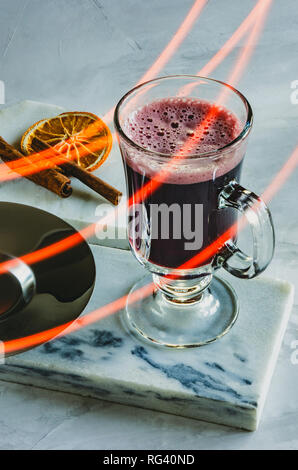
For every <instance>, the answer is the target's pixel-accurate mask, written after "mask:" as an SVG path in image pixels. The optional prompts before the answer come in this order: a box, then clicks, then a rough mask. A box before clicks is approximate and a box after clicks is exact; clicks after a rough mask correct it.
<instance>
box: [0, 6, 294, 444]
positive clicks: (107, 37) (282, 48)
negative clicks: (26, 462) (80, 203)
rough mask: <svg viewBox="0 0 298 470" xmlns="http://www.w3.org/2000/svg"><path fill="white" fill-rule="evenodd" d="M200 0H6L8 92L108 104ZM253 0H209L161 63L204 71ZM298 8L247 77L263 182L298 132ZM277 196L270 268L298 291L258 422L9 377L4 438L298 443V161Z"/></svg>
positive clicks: (272, 30) (247, 173) (0, 438)
mask: <svg viewBox="0 0 298 470" xmlns="http://www.w3.org/2000/svg"><path fill="white" fill-rule="evenodd" d="M192 3H193V1H192V0H184V1H183V2H181V1H180V0H171V1H170V0H164V1H163V2H160V0H152V1H151V2H137V1H136V0H125V1H122V2H119V1H117V0H100V2H99V1H97V0H96V1H93V0H83V1H81V0H52V1H48V2H46V1H44V2H39V1H38V0H28V1H23V0H2V1H1V6H0V10H1V14H0V26H1V27H0V79H1V80H3V81H4V83H5V91H6V102H7V104H8V105H10V104H11V103H15V102H18V101H23V100H24V99H31V100H35V101H40V102H46V103H56V104H57V105H60V106H62V107H63V108H65V109H72V110H75V109H78V110H88V111H91V112H95V113H96V114H98V115H100V116H102V115H104V113H106V112H107V111H108V110H109V109H110V108H111V107H112V106H113V105H114V104H115V103H116V102H117V100H118V99H119V98H120V97H121V96H122V95H123V93H125V92H126V91H127V90H128V89H130V88H131V87H132V86H133V85H134V84H135V83H136V81H137V80H138V79H140V77H141V76H142V74H143V73H144V72H145V71H146V70H147V68H148V67H149V66H150V65H151V64H152V63H153V62H154V60H155V59H156V58H157V57H158V55H159V54H160V52H161V50H162V49H163V48H164V47H165V46H166V44H167V43H168V41H169V40H170V39H171V37H172V35H173V33H174V32H175V31H176V30H177V28H178V27H179V25H180V24H181V21H182V19H183V18H184V16H185V14H186V13H187V11H188V9H189V8H190V7H191V5H192ZM253 4H255V2H251V0H243V1H242V2H239V1H238V0H227V1H226V2H225V8H222V0H212V1H209V2H208V5H207V7H205V9H204V11H203V13H202V15H201V17H200V18H199V20H198V21H197V22H196V23H195V25H194V28H193V29H192V31H191V32H190V34H189V35H188V37H187V39H186V40H185V41H184V42H183V43H182V45H181V46H180V47H179V48H178V50H177V51H176V53H175V55H174V57H173V58H172V60H171V61H169V62H168V63H167V64H166V66H165V67H164V68H163V70H162V71H161V72H160V74H169V73H196V72H197V71H198V70H199V69H200V68H201V67H202V66H203V65H204V64H205V63H206V62H207V61H208V60H209V59H210V58H211V57H212V55H213V54H214V53H216V52H217V50H218V49H219V48H220V47H221V46H222V45H223V43H224V42H225V40H227V39H228V38H229V36H230V34H231V33H232V32H233V31H235V29H236V28H237V27H238V26H239V24H240V23H241V21H243V19H244V18H245V16H246V15H247V14H248V13H249V11H250V9H251V8H252V5H253ZM296 11H297V2H296V0H284V1H283V2H280V1H278V0H273V2H272V7H271V9H270V13H269V17H268V19H267V21H266V24H265V29H264V32H263V34H262V35H261V37H260V39H259V41H258V45H257V47H256V49H255V50H254V52H253V55H252V58H251V60H250V62H249V66H248V67H247V69H246V70H245V73H244V74H243V76H242V78H241V80H240V81H239V83H238V88H239V89H240V90H241V91H243V92H244V94H245V95H246V96H247V98H248V99H249V100H250V102H251V104H252V106H253V109H254V113H255V122H254V129H253V132H252V134H251V136H250V141H249V145H248V151H247V157H246V160H245V164H244V168H243V177H242V183H243V184H244V185H246V186H247V187H249V188H250V189H252V190H254V191H256V192H257V193H259V194H260V193H262V191H263V190H264V189H265V187H266V185H267V184H268V183H269V182H270V181H271V179H272V178H273V176H274V175H275V173H276V172H277V171H278V170H279V169H280V167H281V166H282V164H283V163H284V162H285V161H286V158H287V157H288V156H289V154H290V152H291V151H292V150H293V149H294V147H295V145H296V144H297V117H298V105H294V104H292V103H291V101H290V94H291V92H292V90H291V88H290V84H291V82H292V81H293V80H297V79H298V76H297V53H296V51H297V47H298V46H297V26H298V24H297V21H298V20H297V18H298V16H297V14H296ZM242 45H243V41H242V43H241V44H239V45H237V47H236V48H235V51H234V52H233V53H232V54H231V55H230V56H229V57H227V58H226V60H225V61H224V62H223V63H222V64H221V65H220V66H219V67H218V68H217V69H216V70H215V71H214V72H213V73H212V76H213V77H214V78H217V79H220V80H226V79H227V77H228V74H229V71H230V69H231V66H232V65H233V63H234V61H235V58H236V57H237V54H238V53H239V52H240V50H241V47H242ZM0 108H1V105H0ZM0 134H1V130H0ZM115 149H116V150H113V152H114V151H115V152H117V147H116V146H115ZM116 155H117V158H119V161H120V157H119V154H117V153H115V157H116ZM111 157H112V155H111ZM107 167H108V161H107V162H106V163H105V164H104V166H103V167H102V171H104V172H105V171H108V170H107ZM100 176H102V177H103V175H102V174H100ZM107 176H108V175H107ZM105 177H106V174H105ZM121 178H122V177H121ZM4 194H5V193H2V194H1V198H3V197H5V195H4ZM91 199H92V198H91ZM270 207H271V210H272V213H273V217H274V222H275V226H276V235H277V249H276V254H275V258H274V260H273V263H272V265H271V266H270V267H269V269H268V271H266V275H267V272H268V276H271V277H278V278H281V279H287V280H289V281H290V282H291V283H293V284H294V285H295V286H296V294H295V306H294V309H293V313H292V315H291V317H290V320H289V323H288V327H287V331H286V334H285V336H284V341H283V344H282V348H281V351H280V354H279V357H278V362H277V367H276V370H275V372H274V376H273V380H272V384H271V386H270V393H269V394H268V399H267V401H266V405H265V408H264V412H263V417H262V421H261V424H260V427H259V429H258V431H257V432H255V433H242V432H239V431H238V430H235V429H232V428H228V427H225V426H218V425H214V424H211V423H206V422H202V421H195V420H190V419H186V418H182V417H177V416H174V415H168V414H163V413H157V412H155V413H154V412H152V411H150V410H144V409H137V408H131V407H129V406H121V405H117V404H112V403H108V402H107V401H100V400H92V399H87V398H86V397H79V396H75V395H70V394H63V393H60V392H53V391H47V390H41V389H38V388H32V387H28V386H25V385H17V384H12V383H7V382H0V393H1V405H2V406H1V414H0V423H1V426H0V448H1V449H2V448H3V449H5V448H9V449H18V448H22V449H23V448H34V449H35V448H36V449H65V448H67V449H90V448H93V449H117V448H120V449H128V448H138V449H142V448H146V449H177V448H180V449H192V448H196V449H251V448H254V449H264V448H269V449H297V448H298V439H297V429H298V428H297V388H298V374H297V367H298V365H297V364H294V363H293V362H292V360H291V358H292V355H293V353H294V352H295V349H294V348H293V344H294V341H297V339H298V307H297V303H298V302H297V295H298V294H297V292H298V290H297V287H298V244H297V240H298V238H297V237H298V217H297V170H296V172H293V174H292V176H291V177H290V178H289V179H288V181H287V182H286V184H285V185H284V187H283V188H282V189H281V190H280V191H279V192H278V194H277V195H276V196H275V198H274V199H273V200H272V201H271V203H270ZM54 210H56V207H54ZM66 212H67V211H66ZM92 216H93V213H92ZM257 313H259V312H257Z"/></svg>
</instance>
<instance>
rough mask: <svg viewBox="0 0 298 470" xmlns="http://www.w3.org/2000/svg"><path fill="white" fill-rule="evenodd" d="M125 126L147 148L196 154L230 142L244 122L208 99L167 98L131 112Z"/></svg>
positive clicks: (166, 152) (129, 133)
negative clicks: (241, 122)
mask: <svg viewBox="0 0 298 470" xmlns="http://www.w3.org/2000/svg"><path fill="white" fill-rule="evenodd" d="M124 130H125V132H126V133H127V135H128V136H129V137H130V138H131V139H132V140H133V141H134V142H135V143H137V144H138V145H140V146H142V147H144V148H146V149H148V150H152V151H155V152H160V153H163V154H169V155H173V154H176V153H178V154H181V155H196V154H203V153H207V152H212V151H215V150H218V149H219V148H222V147H224V146H225V145H227V144H229V143H230V142H232V141H233V140H234V139H235V138H236V137H237V136H238V135H239V133H240V131H241V126H240V122H239V120H238V119H237V117H236V116H235V115H234V114H233V113H231V112H230V111H228V110H227V109H226V108H224V107H219V106H217V105H215V104H213V103H209V102H208V101H203V100H198V99H192V98H166V99H161V100H158V101H153V102H151V103H150V104H148V105H145V106H142V107H141V108H139V109H138V110H136V111H135V112H134V113H132V114H131V115H130V116H129V117H128V119H127V120H126V122H125V123H124Z"/></svg>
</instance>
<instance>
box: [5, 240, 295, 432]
mask: <svg viewBox="0 0 298 470" xmlns="http://www.w3.org/2000/svg"><path fill="white" fill-rule="evenodd" d="M92 252H93V255H94V259H95V264H96V272H97V276H96V283H95V287H94V292H93V294H92V297H91V300H90V301H89V304H88V306H87V308H86V309H85V313H86V314H88V312H93V311H94V310H96V309H97V308H100V307H102V306H104V305H108V304H109V303H110V302H113V301H115V300H117V299H118V298H121V297H122V296H123V295H125V294H126V293H127V292H129V290H130V288H131V286H132V285H133V284H134V283H135V282H136V281H137V280H139V279H140V278H141V277H143V276H144V270H143V268H142V267H141V266H140V265H138V263H137V262H136V260H135V259H134V258H133V257H132V256H131V254H130V253H129V252H128V251H126V250H119V249H115V248H107V247H100V246H95V245H93V246H92ZM223 275H224V278H227V281H228V282H230V283H231V284H232V287H233V288H234V290H235V291H236V292H237V296H238V300H239V317H238V319H237V321H236V324H235V325H234V326H233V328H232V330H231V331H230V332H229V333H228V334H226V335H225V336H224V337H223V338H222V339H221V340H220V341H216V342H215V343H213V344H210V345H208V346H205V347H203V348H195V349H188V350H181V349H180V350H179V349H178V350H163V349H160V348H157V347H156V346H153V345H152V344H149V343H148V342H145V341H140V340H139V339H136V338H134V337H133V336H132V335H131V334H130V333H128V332H127V331H126V328H124V327H123V325H122V322H121V311H120V312H119V313H117V314H114V315H112V316H110V317H109V318H104V319H102V320H101V321H100V322H96V323H95V324H91V325H88V327H86V328H83V329H80V330H78V331H76V332H75V333H72V334H68V335H65V336H64V337H62V338H60V339H57V340H54V341H52V342H50V343H46V344H45V345H42V346H40V347H38V348H35V349H33V350H31V351H27V352H25V353H23V354H20V355H16V356H13V357H10V358H6V360H5V364H3V365H2V367H0V378H1V379H3V380H7V381H12V382H17V383H25V384H29V385H35V386H38V387H43V388H48V389H53V390H59V391H66V392H72V393H76V394H80V395H83V396H91V397H96V398H102V399H104V400H108V401H115V402H117V403H123V404H133V405H135V406H140V407H144V408H150V409H154V410H159V411H164V412H169V413H173V414H177V415H182V416H187V417H192V418H196V419H204V420H205V421H208V422H209V421H210V422H215V423H220V424H226V425H229V426H233V427H237V428H242V429H246V430H250V431H254V430H255V429H256V428H257V426H258V424H259V422H260V419H261V414H262V410H263V406H264V402H265V400H266V396H267V392H268V388H269V384H270V381H271V377H272V373H273V370H274V367H275V363H276V359H277V356H278V353H279V349H280V344H281V341H282V338H283V334H284V331H285V328H286V325H287V322H288V319H289V315H290V313H291V308H292V304H293V286H292V285H291V284H289V283H288V282H285V281H276V280H274V279H270V278H268V279H266V278H264V279H257V280H251V281H246V282H245V281H243V280H239V279H235V278H233V277H232V276H231V275H228V274H226V273H224V271H223V272H222V273H221V276H223ZM111 287H112V288H111ZM252 297H253V298H254V300H255V302H251V301H250V300H251V298H252ZM256 304H257V305H258V310H259V312H261V316H260V317H259V316H257V315H256V309H255V305H256ZM186 315H187V313H186ZM178 334H179V330H178Z"/></svg>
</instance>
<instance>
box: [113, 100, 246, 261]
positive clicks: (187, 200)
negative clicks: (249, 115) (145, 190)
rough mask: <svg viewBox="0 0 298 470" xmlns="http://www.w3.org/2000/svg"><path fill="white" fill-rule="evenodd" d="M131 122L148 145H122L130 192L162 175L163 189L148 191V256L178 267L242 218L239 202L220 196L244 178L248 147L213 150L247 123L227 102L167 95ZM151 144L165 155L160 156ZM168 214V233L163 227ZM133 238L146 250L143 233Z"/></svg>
mask: <svg viewBox="0 0 298 470" xmlns="http://www.w3.org/2000/svg"><path fill="white" fill-rule="evenodd" d="M124 130H125V132H126V134H127V135H128V136H129V137H130V139H131V140H132V141H133V142H135V143H136V144H138V145H139V146H141V147H142V148H143V149H145V151H143V152H141V151H140V150H138V149H134V150H132V149H131V148H127V149H126V148H125V149H124V148H122V155H123V158H124V159H125V161H126V163H127V165H126V171H127V184H128V193H129V197H131V196H132V195H133V193H136V192H138V191H139V190H140V188H142V186H144V185H147V184H148V183H149V184H150V181H151V182H153V184H154V183H156V182H158V187H157V189H155V190H154V191H153V192H152V194H150V195H149V196H148V197H147V198H146V199H144V206H145V210H146V213H145V219H146V221H147V222H146V223H147V225H148V227H147V228H146V231H147V235H145V237H148V240H147V241H146V243H147V246H148V250H147V254H146V256H145V257H146V259H147V260H148V261H149V262H151V263H153V264H156V265H159V266H163V267H167V268H178V267H180V266H181V265H182V264H183V263H185V262H186V261H188V260H189V259H190V258H192V257H193V256H194V255H196V254H197V253H198V252H200V251H201V250H203V249H204V248H205V247H206V246H208V245H209V244H210V243H212V242H213V241H214V240H216V239H217V238H218V237H219V236H220V235H221V234H222V233H224V232H225V231H226V230H227V229H228V228H229V227H230V226H231V225H233V224H234V223H235V222H236V214H235V212H234V210H232V209H229V208H226V209H219V208H218V197H219V193H220V191H221V190H222V189H223V187H224V186H225V185H226V184H227V183H228V182H229V181H231V180H233V179H236V180H238V181H239V178H240V172H241V165H242V157H243V154H241V155H240V154H237V152H236V151H234V150H233V148H232V147H231V148H230V147H227V149H226V151H224V152H223V151H222V155H221V157H220V158H216V156H215V155H214V154H212V152H215V151H217V150H219V149H222V148H223V147H225V146H227V145H228V144H230V143H231V142H232V141H233V140H234V139H235V138H236V137H237V136H238V135H239V133H240V131H241V124H240V122H239V120H238V118H237V117H236V116H235V115H234V114H233V113H231V112H230V111H228V110H227V109H226V108H224V107H217V106H216V105H214V104H211V103H209V102H207V101H201V100H198V99H191V98H167V99H161V100H159V101H154V102H152V103H150V104H148V105H145V106H143V107H142V108H139V109H138V110H137V111H136V112H134V113H133V114H131V115H130V116H129V118H128V119H127V120H126V122H125V125H124ZM146 150H149V151H153V152H158V154H159V156H158V157H157V158H155V155H154V154H150V152H147V153H146ZM210 154H211V155H210ZM173 158H174V160H171V159H173ZM161 161H162V162H161ZM169 161H172V165H171V166H169V165H168V164H169ZM165 168H166V176H165V174H164V173H163V174H162V176H161V174H160V173H159V172H160V170H164V169H165ZM173 205H174V206H173ZM199 205H201V206H200V208H198V206H199ZM161 206H162V207H163V210H160V211H158V213H155V214H153V210H152V208H154V210H155V211H156V210H157V209H158V208H160V207H161ZM166 207H167V208H168V209H169V210H168V211H166V209H165V208H166ZM172 209H173V210H172ZM174 209H175V210H174ZM178 209H179V210H178ZM165 217H168V227H167V228H168V230H167V233H166V237H165V236H164V235H165V233H163V232H162V228H163V223H164V222H165V220H164V218H165ZM142 218H143V219H144V214H143V217H142ZM142 223H143V224H144V222H142ZM143 228H144V227H143ZM143 231H144V230H143ZM191 235H193V238H191ZM143 237H144V235H143ZM130 242H131V244H133V247H134V250H135V251H136V252H138V250H139V249H140V246H141V245H142V240H141V239H140V236H139V235H136V236H130ZM143 251H144V250H143ZM141 257H144V253H142V255H141ZM208 262H210V260H205V261H204V263H203V264H207V263H208Z"/></svg>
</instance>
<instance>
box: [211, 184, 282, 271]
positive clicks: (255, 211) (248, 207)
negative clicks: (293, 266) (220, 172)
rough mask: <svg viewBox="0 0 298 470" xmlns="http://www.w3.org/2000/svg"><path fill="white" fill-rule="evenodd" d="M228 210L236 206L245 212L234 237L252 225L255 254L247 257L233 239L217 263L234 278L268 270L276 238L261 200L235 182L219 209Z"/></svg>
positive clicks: (220, 201)
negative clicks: (245, 226)
mask: <svg viewBox="0 0 298 470" xmlns="http://www.w3.org/2000/svg"><path fill="white" fill-rule="evenodd" d="M226 207H233V208H234V209H237V210H239V211H240V212H241V213H242V217H241V219H240V227H239V224H237V225H238V228H236V230H235V232H234V233H235V235H236V233H237V231H238V230H239V229H241V228H242V226H243V224H245V223H248V224H249V225H250V227H251V230H252V236H253V254H252V256H248V255H247V254H245V253H244V252H243V251H241V250H240V248H238V246H237V244H236V242H234V241H233V240H232V239H230V240H228V241H227V242H226V243H225V244H224V246H223V248H222V250H221V252H220V253H219V255H218V257H217V263H218V265H221V266H222V267H224V268H225V269H226V270H227V271H229V272H230V273H231V274H233V275H234V276H237V277H240V278H244V279H251V278H253V277H255V276H257V275H258V274H260V273H261V272H262V271H264V270H265V269H266V267H267V266H268V264H269V263H270V261H271V259H272V256H273V253H274V245H275V235H274V227H273V223H272V218H271V214H270V211H269V209H268V207H267V206H266V204H265V203H264V201H263V200H262V199H261V198H259V197H258V196H257V195H256V194H254V193H252V192H251V191H248V190H247V189H245V188H243V187H242V186H240V184H238V183H237V182H236V181H231V182H230V183H229V184H228V185H227V186H225V187H224V189H223V190H222V191H221V193H220V195H219V208H220V209H223V208H226ZM232 232H233V230H232ZM233 238H234V237H233Z"/></svg>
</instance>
